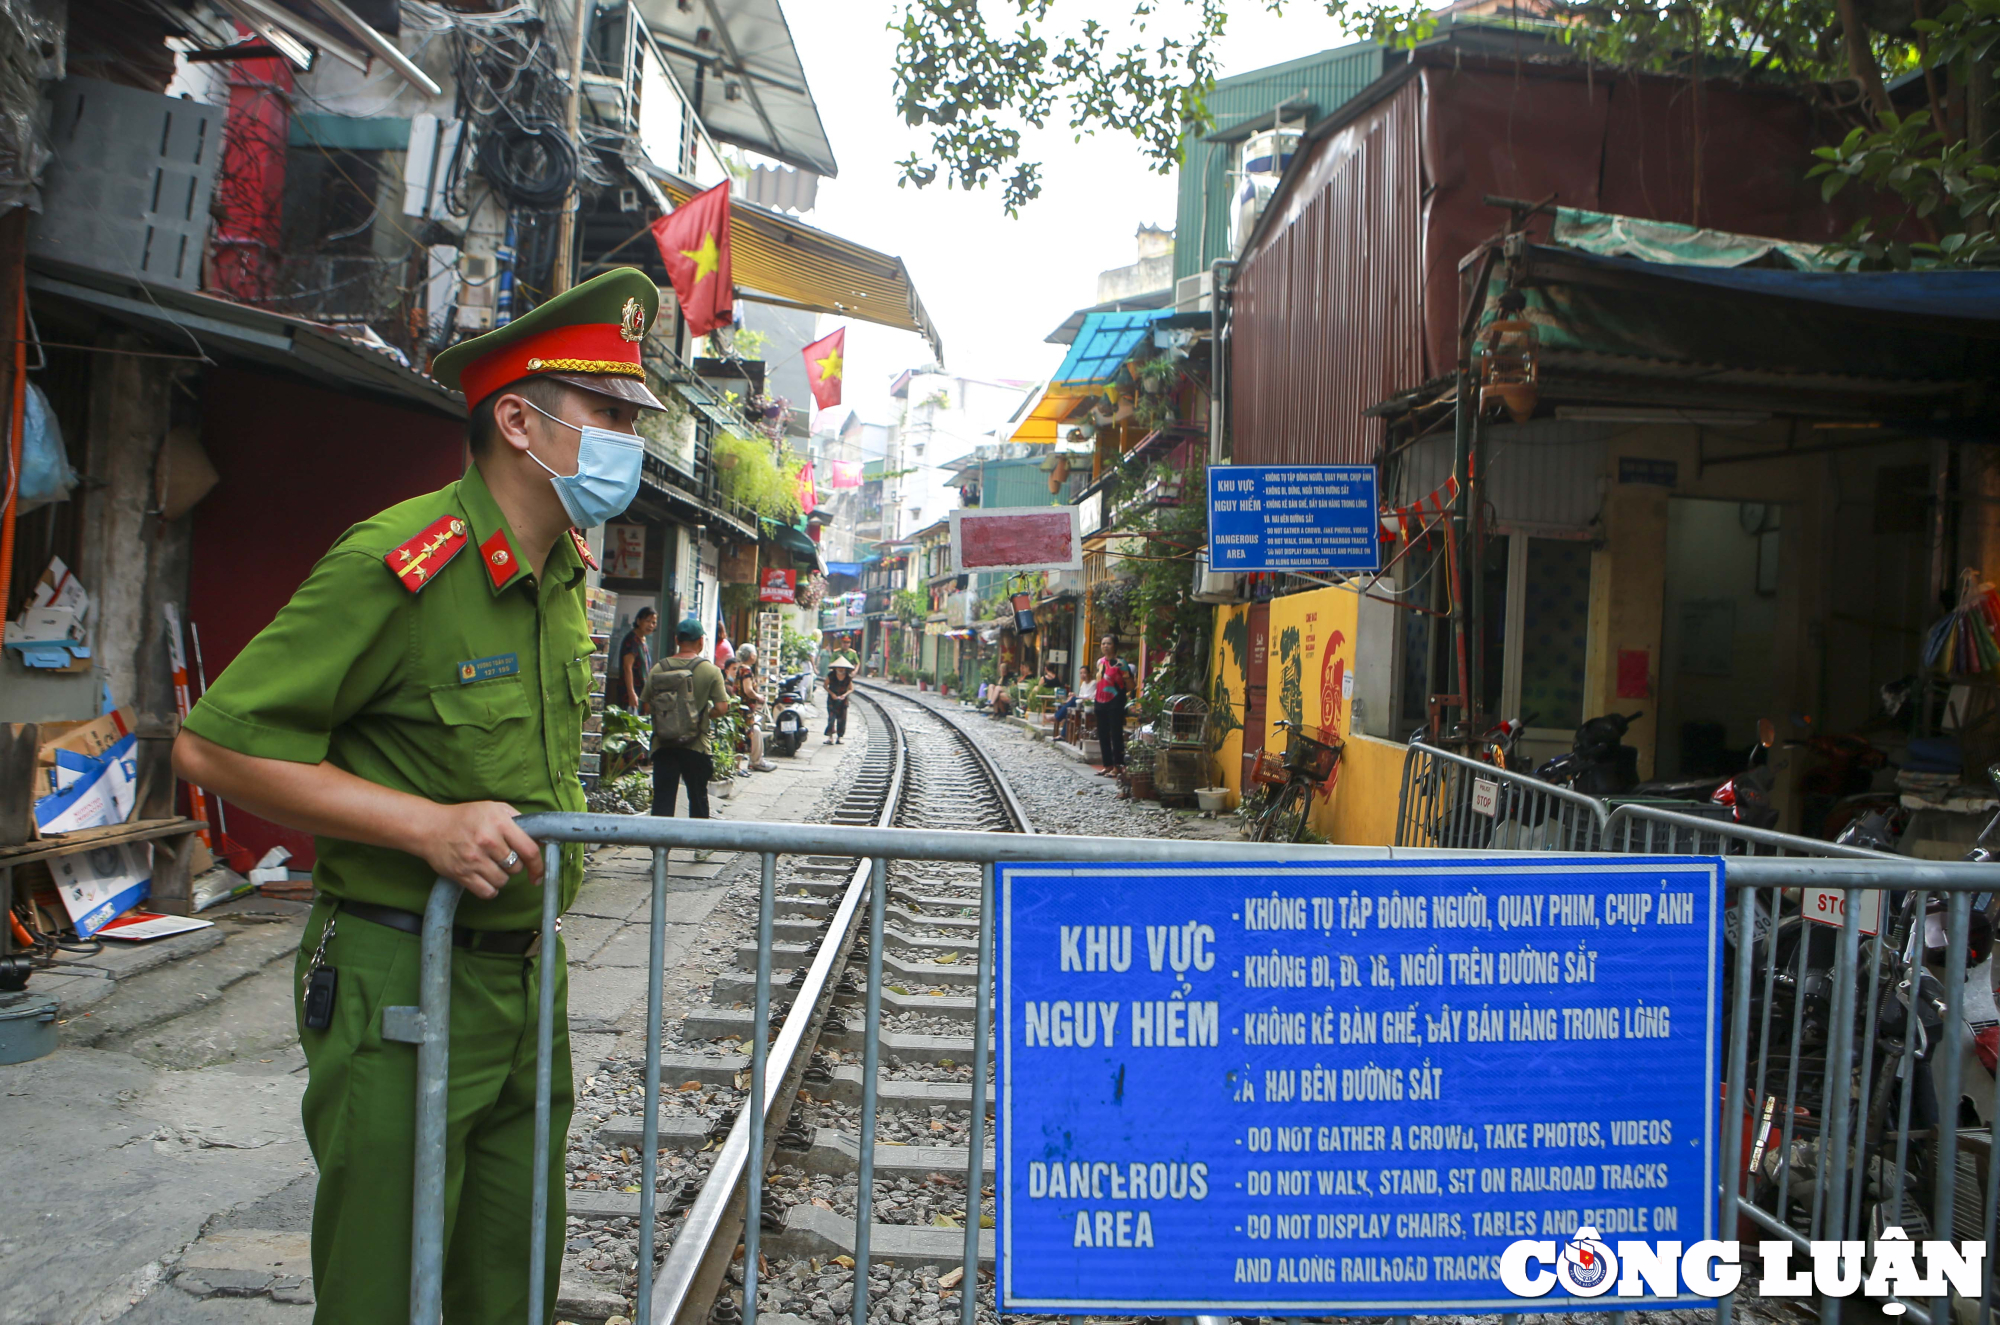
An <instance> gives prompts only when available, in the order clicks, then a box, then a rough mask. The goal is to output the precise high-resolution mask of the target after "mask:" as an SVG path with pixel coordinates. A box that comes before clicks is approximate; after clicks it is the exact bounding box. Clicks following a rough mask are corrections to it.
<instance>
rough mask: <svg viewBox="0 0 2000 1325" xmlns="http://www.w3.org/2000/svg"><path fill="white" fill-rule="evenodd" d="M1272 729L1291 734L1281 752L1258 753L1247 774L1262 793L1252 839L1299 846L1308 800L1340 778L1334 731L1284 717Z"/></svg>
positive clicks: (1338, 744) (1338, 743)
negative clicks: (1263, 790) (1265, 792)
mask: <svg viewBox="0 0 2000 1325" xmlns="http://www.w3.org/2000/svg"><path fill="white" fill-rule="evenodd" d="M1277 725H1278V729H1279V730H1280V731H1284V732H1288V733H1289V734H1290V737H1289V739H1288V740H1287V741H1286V742H1285V752H1284V753H1283V754H1282V755H1278V754H1274V753H1272V752H1271V751H1269V750H1259V751H1258V752H1257V760H1256V762H1255V763H1254V764H1253V765H1252V766H1251V770H1250V780H1251V781H1252V782H1253V783H1255V784H1257V785H1258V786H1260V787H1264V788H1266V789H1267V799H1266V801H1265V804H1264V809H1263V812H1262V813H1261V814H1259V815H1258V816H1257V830H1256V833H1255V835H1254V840H1256V841H1258V842H1302V841H1304V840H1305V835H1306V820H1307V818H1308V817H1309V815H1308V811H1309V810H1310V808H1311V806H1312V798H1313V796H1314V795H1315V794H1316V793H1317V792H1318V791H1319V789H1320V788H1321V787H1322V786H1324V785H1325V784H1327V783H1329V782H1332V781H1334V780H1335V779H1336V778H1337V777H1338V775H1339V772H1340V751H1341V745H1342V742H1341V739H1340V737H1339V735H1338V734H1336V733H1334V732H1331V731H1327V730H1325V729H1323V728H1319V727H1308V726H1305V725H1304V724H1302V723H1294V722H1293V721H1291V719H1289V718H1280V719H1278V724H1277Z"/></svg>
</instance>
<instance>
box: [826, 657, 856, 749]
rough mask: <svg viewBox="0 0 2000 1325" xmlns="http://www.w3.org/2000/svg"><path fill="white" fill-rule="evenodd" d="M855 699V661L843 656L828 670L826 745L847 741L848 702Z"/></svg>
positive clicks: (830, 664)
mask: <svg viewBox="0 0 2000 1325" xmlns="http://www.w3.org/2000/svg"><path fill="white" fill-rule="evenodd" d="M853 697H854V659H852V658H850V657H848V656H847V655H846V654H844V653H843V654H841V655H840V656H839V657H838V658H835V659H834V660H833V661H832V662H831V663H829V664H827V669H826V743H827V744H828V745H837V744H839V743H841V742H842V741H845V740H846V739H847V702H848V700H850V699H852V698H853Z"/></svg>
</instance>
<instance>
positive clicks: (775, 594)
mask: <svg viewBox="0 0 2000 1325" xmlns="http://www.w3.org/2000/svg"><path fill="white" fill-rule="evenodd" d="M798 600H799V573H798V572H797V571H795V570H778V569H776V568H775V567H771V566H766V567H765V568H764V571H763V574H762V575H761V576H760V577H759V579H758V582H757V601H758V602H760V603H796V602H797V601H798Z"/></svg>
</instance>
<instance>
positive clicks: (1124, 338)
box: [1049, 309, 1160, 390]
mask: <svg viewBox="0 0 2000 1325" xmlns="http://www.w3.org/2000/svg"><path fill="white" fill-rule="evenodd" d="M1159 317H1160V314H1159V313H1158V312H1157V311H1154V310H1149V309H1148V310H1140V311H1138V312H1129V313H1092V314H1090V315H1089V316H1087V317H1085V318H1084V319H1083V326H1082V327H1081V328H1080V329H1079V330H1078V331H1077V333H1076V340H1075V341H1073V342H1072V343H1071V344H1070V347H1069V353H1068V354H1066V355H1064V356H1063V361H1062V366H1061V367H1060V368H1058V369H1056V371H1055V374H1054V376H1052V377H1050V378H1049V386H1050V389H1051V390H1056V389H1060V388H1063V387H1092V386H1103V385H1104V384H1105V383H1107V382H1109V381H1111V379H1112V378H1113V377H1114V376H1115V375H1116V374H1117V372H1118V370H1119V368H1121V367H1123V366H1124V363H1125V361H1126V360H1127V359H1129V358H1131V357H1132V351H1134V350H1136V349H1138V348H1139V343H1140V342H1141V341H1143V340H1145V339H1146V336H1147V333H1148V332H1150V331H1151V330H1152V329H1153V323H1154V322H1155V321H1157V320H1158V319H1159Z"/></svg>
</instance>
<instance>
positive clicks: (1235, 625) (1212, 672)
mask: <svg viewBox="0 0 2000 1325" xmlns="http://www.w3.org/2000/svg"><path fill="white" fill-rule="evenodd" d="M1214 641H1215V642H1214V646H1213V649H1212V651H1211V656H1210V658H1209V668H1208V674H1209V676H1210V677H1211V678H1212V679H1211V680H1210V682H1209V694H1208V702H1209V713H1210V714H1211V717H1210V725H1211V727H1212V728H1213V729H1215V730H1226V731H1227V732H1228V734H1227V735H1226V736H1224V737H1223V739H1222V744H1221V745H1220V746H1219V747H1218V748H1217V750H1216V752H1215V760H1216V765H1217V767H1216V768H1215V770H1214V772H1213V773H1211V774H1210V776H1212V777H1215V778H1217V781H1215V782H1212V783H1210V784H1209V785H1211V786H1223V787H1228V788H1229V790H1230V791H1232V792H1234V793H1235V794H1236V797H1237V798H1238V799H1240V798H1241V797H1242V795H1243V718H1244V714H1245V712H1246V710H1247V709H1248V706H1249V702H1250V701H1249V688H1248V686H1247V685H1246V684H1245V681H1244V675H1243V672H1244V668H1245V666H1246V665H1247V663H1248V660H1249V653H1250V606H1249V604H1247V603H1245V604H1241V605H1237V606H1225V607H1218V608H1216V609H1215V633H1214ZM1225 714H1227V715H1228V716H1227V717H1225V716H1224V715H1225Z"/></svg>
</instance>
